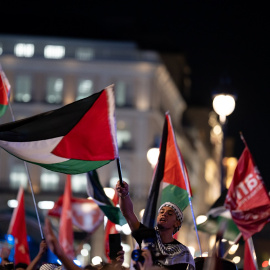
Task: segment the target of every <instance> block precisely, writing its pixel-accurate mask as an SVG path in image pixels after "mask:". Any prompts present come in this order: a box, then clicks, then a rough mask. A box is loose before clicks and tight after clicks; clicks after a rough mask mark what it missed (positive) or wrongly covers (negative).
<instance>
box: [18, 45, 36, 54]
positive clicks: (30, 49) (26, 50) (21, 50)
mask: <svg viewBox="0 0 270 270" xmlns="http://www.w3.org/2000/svg"><path fill="white" fill-rule="evenodd" d="M34 52H35V46H34V44H25V43H18V44H16V45H15V47H14V54H15V55H16V56H17V57H32V56H33V55H34Z"/></svg>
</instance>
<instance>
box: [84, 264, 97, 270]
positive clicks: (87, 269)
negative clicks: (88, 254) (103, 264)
mask: <svg viewBox="0 0 270 270" xmlns="http://www.w3.org/2000/svg"><path fill="white" fill-rule="evenodd" d="M83 269H85V270H97V269H98V267H95V266H93V265H92V264H87V265H86V266H85V267H84V268H83Z"/></svg>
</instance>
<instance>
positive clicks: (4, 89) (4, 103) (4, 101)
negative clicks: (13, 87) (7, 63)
mask: <svg viewBox="0 0 270 270" xmlns="http://www.w3.org/2000/svg"><path fill="white" fill-rule="evenodd" d="M9 94H10V84H9V81H8V79H7V77H6V75H5V73H4V71H3V70H2V68H1V66H0V116H2V115H4V113H5V112H6V109H7V107H8V100H9Z"/></svg>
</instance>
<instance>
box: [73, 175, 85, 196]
mask: <svg viewBox="0 0 270 270" xmlns="http://www.w3.org/2000/svg"><path fill="white" fill-rule="evenodd" d="M86 180H87V179H86V175H85V174H76V175H72V176H71V187H72V191H74V192H85V191H86V188H87V182H86Z"/></svg>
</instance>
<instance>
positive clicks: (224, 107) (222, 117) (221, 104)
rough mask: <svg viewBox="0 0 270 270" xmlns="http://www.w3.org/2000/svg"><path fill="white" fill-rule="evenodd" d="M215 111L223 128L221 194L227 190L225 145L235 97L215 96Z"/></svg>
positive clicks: (229, 95)
mask: <svg viewBox="0 0 270 270" xmlns="http://www.w3.org/2000/svg"><path fill="white" fill-rule="evenodd" d="M213 109H214V111H215V112H216V113H217V114H218V115H219V121H220V124H221V128H222V147H221V155H220V162H221V164H220V174H221V175H220V178H221V179H220V185H221V193H222V192H223V191H224V189H225V185H224V165H223V158H224V143H225V135H226V117H227V116H228V115H230V114H231V113H232V112H233V111H234V109H235V96H234V95H231V94H226V93H219V94H216V95H214V97H213Z"/></svg>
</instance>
